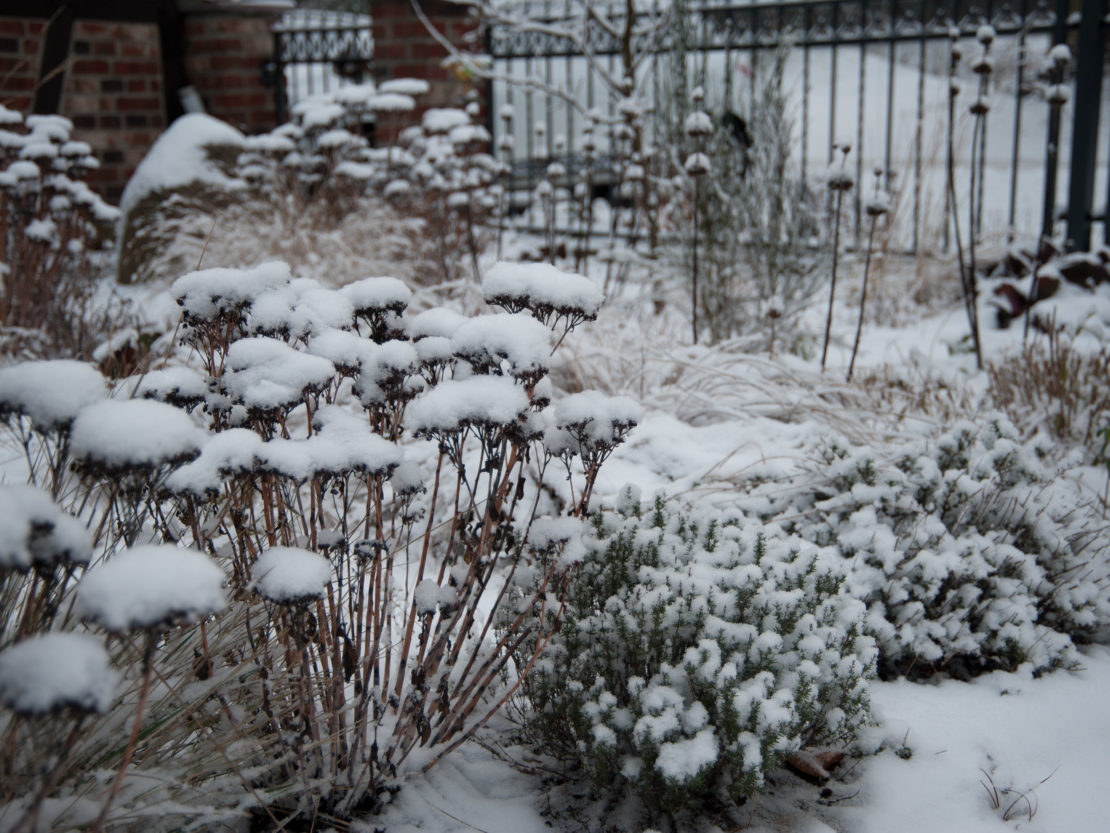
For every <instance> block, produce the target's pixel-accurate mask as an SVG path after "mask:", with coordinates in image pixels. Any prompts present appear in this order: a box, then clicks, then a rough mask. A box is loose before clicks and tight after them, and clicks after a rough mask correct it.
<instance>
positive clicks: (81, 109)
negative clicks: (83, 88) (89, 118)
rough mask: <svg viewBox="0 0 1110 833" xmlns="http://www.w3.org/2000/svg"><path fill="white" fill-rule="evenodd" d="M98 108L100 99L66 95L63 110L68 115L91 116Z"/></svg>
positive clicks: (94, 96) (89, 96) (91, 96)
mask: <svg viewBox="0 0 1110 833" xmlns="http://www.w3.org/2000/svg"><path fill="white" fill-rule="evenodd" d="M99 107H100V99H99V98H98V97H97V96H96V95H87V94H86V95H80V94H78V95H67V96H66V97H65V109H66V110H67V111H68V112H70V113H80V114H82V115H84V114H92V113H96V112H97V110H98V109H99Z"/></svg>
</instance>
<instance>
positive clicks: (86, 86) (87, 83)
mask: <svg viewBox="0 0 1110 833" xmlns="http://www.w3.org/2000/svg"><path fill="white" fill-rule="evenodd" d="M66 84H67V85H71V86H72V90H73V92H75V93H97V92H100V82H99V81H98V80H97V79H96V78H90V77H89V76H87V75H85V76H81V77H77V76H75V75H71V76H69V80H68V81H67V82H66Z"/></svg>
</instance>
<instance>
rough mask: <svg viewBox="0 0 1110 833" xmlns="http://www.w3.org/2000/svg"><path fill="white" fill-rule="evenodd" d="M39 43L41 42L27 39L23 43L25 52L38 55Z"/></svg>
mask: <svg viewBox="0 0 1110 833" xmlns="http://www.w3.org/2000/svg"><path fill="white" fill-rule="evenodd" d="M39 43H41V41H38V40H31V39H26V40H24V41H23V51H24V52H25V53H27V54H28V55H37V54H38V53H39Z"/></svg>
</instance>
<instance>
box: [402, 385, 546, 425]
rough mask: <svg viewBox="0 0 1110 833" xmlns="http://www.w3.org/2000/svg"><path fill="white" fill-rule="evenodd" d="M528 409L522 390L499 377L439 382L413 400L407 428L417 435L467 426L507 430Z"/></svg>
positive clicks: (407, 418) (408, 414)
mask: <svg viewBox="0 0 1110 833" xmlns="http://www.w3.org/2000/svg"><path fill="white" fill-rule="evenodd" d="M527 409H528V395H527V394H526V393H525V392H524V388H522V387H521V386H520V385H518V384H516V383H515V382H513V380H512V379H508V378H505V377H502V376H473V377H471V378H469V379H463V380H460V381H456V380H451V381H447V382H441V383H440V384H438V385H436V386H435V387H434V388H432V389H431V390H430V391H428V392H427V393H424V394H422V395H421V396H419V397H417V398H416V399H415V400H413V402H412V404H411V405H409V408H408V412H407V413H406V424H407V425H408V427H409V428H410V429H411V430H412V431H414V432H416V433H434V434H448V433H452V432H454V431H459V430H461V429H463V428H466V427H467V426H471V425H475V426H507V425H511V424H513V423H515V422H516V421H517V420H518V419H520V418H521V416H523V414H524V412H525V411H526V410H527Z"/></svg>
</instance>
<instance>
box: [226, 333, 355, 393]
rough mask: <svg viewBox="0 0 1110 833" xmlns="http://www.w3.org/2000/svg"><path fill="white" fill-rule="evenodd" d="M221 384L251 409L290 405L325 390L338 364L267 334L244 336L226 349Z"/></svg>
mask: <svg viewBox="0 0 1110 833" xmlns="http://www.w3.org/2000/svg"><path fill="white" fill-rule="evenodd" d="M225 368H226V369H225V371H224V375H223V379H222V385H223V387H224V389H225V390H226V391H227V393H228V394H229V395H230V396H231V397H232V398H233V399H234V400H235V401H236V402H238V403H240V404H242V405H244V406H246V407H247V408H248V409H258V410H260V411H272V410H274V409H280V408H290V407H293V406H295V405H297V404H299V403H301V402H303V401H304V398H305V396H307V395H309V394H311V393H313V392H317V391H320V390H322V389H323V388H324V387H325V386H327V385H328V384H329V383H330V382H331V381H332V379H333V378H334V377H335V372H336V371H335V365H333V364H332V363H331V362H330V361H328V360H327V359H325V358H322V357H321V356H312V355H309V354H307V353H305V352H303V351H301V350H295V349H294V348H292V347H290V346H289V345H288V344H286V343H285V342H283V341H279V340H278V339H275V338H269V337H267V336H256V337H254V338H241V339H239V340H238V341H236V342H234V343H233V344H232V345H231V346H230V347H229V348H228V351H227V361H226V364H225Z"/></svg>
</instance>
